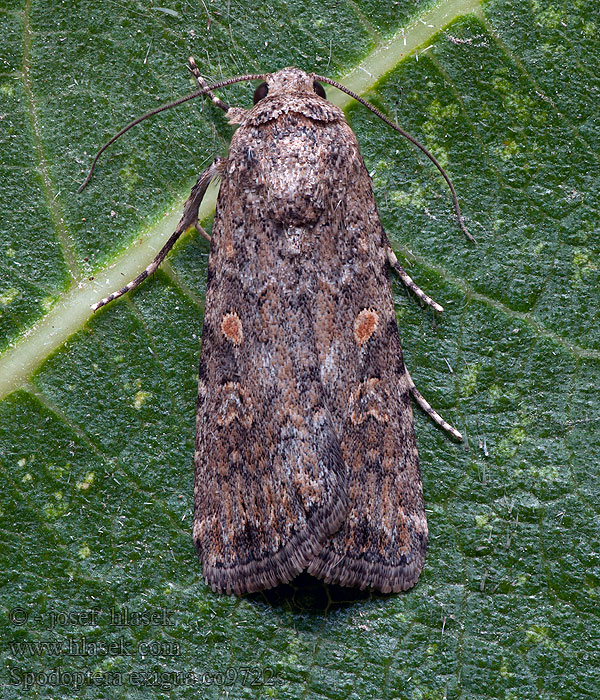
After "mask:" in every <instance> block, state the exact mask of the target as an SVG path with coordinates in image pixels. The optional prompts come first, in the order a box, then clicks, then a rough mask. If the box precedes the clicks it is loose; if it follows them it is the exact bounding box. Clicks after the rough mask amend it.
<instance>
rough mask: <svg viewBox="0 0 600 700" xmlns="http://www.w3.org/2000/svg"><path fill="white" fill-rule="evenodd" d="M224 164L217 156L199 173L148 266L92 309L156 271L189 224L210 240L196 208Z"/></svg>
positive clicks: (103, 304) (139, 282) (104, 303)
mask: <svg viewBox="0 0 600 700" xmlns="http://www.w3.org/2000/svg"><path fill="white" fill-rule="evenodd" d="M224 166H225V159H224V158H217V159H216V160H214V161H213V163H212V164H211V165H210V166H209V167H208V168H207V169H206V170H205V171H204V172H203V173H202V174H201V175H200V177H199V178H198V180H197V181H196V184H195V185H194V186H193V187H192V192H191V194H190V196H189V197H188V198H187V200H186V202H185V204H184V205H183V216H182V217H181V219H180V220H179V223H178V224H177V228H176V229H175V231H174V232H173V234H172V235H171V237H170V238H169V240H168V241H167V242H166V243H165V244H164V246H163V247H162V248H161V249H160V251H159V252H158V255H157V256H156V257H155V258H154V260H153V261H152V262H151V263H150V265H148V267H147V268H146V269H145V270H144V271H143V272H141V273H140V274H139V275H138V276H137V277H136V278H135V279H134V280H133V281H132V282H130V283H129V284H126V285H125V286H124V287H122V288H121V289H119V291H118V292H113V293H112V294H109V295H108V296H107V297H105V298H104V299H102V301H99V302H97V303H96V304H94V305H93V306H92V311H97V310H98V309H99V308H101V307H102V306H105V305H106V304H108V303H109V302H111V301H113V300H114V299H118V298H119V297H120V296H123V294H126V293H127V292H130V291H131V290H132V289H135V288H136V287H137V286H139V285H140V284H141V283H142V282H143V281H144V280H145V279H147V278H148V277H150V275H151V274H152V273H153V272H155V271H156V268H157V267H158V266H159V265H160V264H161V262H162V261H163V260H164V259H165V257H166V256H167V253H168V252H169V251H170V250H171V248H172V247H173V246H174V245H175V243H176V242H177V239H178V238H179V237H180V236H181V234H182V233H184V232H185V231H187V230H188V228H190V226H195V227H196V230H197V231H198V232H199V233H200V234H201V235H202V236H204V238H206V239H207V240H208V241H210V236H209V235H208V234H207V233H206V231H205V230H204V229H203V228H202V226H200V224H199V223H198V209H199V208H200V204H201V202H202V198H203V197H204V194H205V193H206V190H207V188H208V185H209V183H210V181H211V180H212V179H213V178H214V177H216V176H217V175H220V174H221V172H222V170H223V168H224Z"/></svg>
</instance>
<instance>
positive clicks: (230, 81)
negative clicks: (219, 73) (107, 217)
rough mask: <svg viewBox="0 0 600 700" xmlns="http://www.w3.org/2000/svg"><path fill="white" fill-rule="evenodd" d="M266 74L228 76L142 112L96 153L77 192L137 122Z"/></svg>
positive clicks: (260, 77) (263, 78) (264, 76)
mask: <svg viewBox="0 0 600 700" xmlns="http://www.w3.org/2000/svg"><path fill="white" fill-rule="evenodd" d="M266 77H267V76H266V74H260V75H257V74H251V75H239V76H237V77H236V78H228V79H227V80H221V81H220V82H218V83H215V84H214V85H207V86H206V87H203V88H202V90H198V92H193V93H192V94H191V95H186V96H185V97H180V98H179V99H178V100H175V101H174V102H169V103H168V104H165V105H162V106H160V107H156V109H151V110H150V111H149V112H146V114H142V116H141V117H138V118H137V119H134V120H133V121H132V122H129V124H127V126H124V127H123V128H122V129H121V131H119V132H118V133H116V134H115V135H114V136H113V137H112V138H111V139H109V140H108V141H107V142H106V143H105V144H104V146H102V148H101V149H100V150H99V151H98V153H96V155H95V157H94V160H93V161H92V167H91V168H90V171H89V173H88V174H87V177H86V178H85V180H84V181H83V182H82V183H81V185H80V187H79V189H78V190H77V192H81V191H82V190H83V189H84V187H85V186H86V185H87V184H88V182H89V181H90V180H91V178H92V175H93V173H94V170H95V169H96V163H97V162H98V159H99V158H100V156H101V155H102V154H103V153H104V151H105V150H106V149H107V148H108V147H109V146H110V145H111V144H113V143H114V142H115V141H116V140H117V139H118V138H119V137H121V136H123V134H124V133H126V132H127V131H129V129H131V128H132V127H134V126H135V125H136V124H139V123H140V122H143V121H144V119H148V117H153V116H154V115H155V114H159V112H164V111H165V110H166V109H171V107H177V106H178V105H180V104H183V103H184V102H189V101H190V100H193V99H195V98H196V97H200V95H210V94H211V91H212V90H217V89H218V88H222V87H225V86H226V85H233V83H241V82H244V81H246V80H265V79H266Z"/></svg>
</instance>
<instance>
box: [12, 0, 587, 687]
mask: <svg viewBox="0 0 600 700" xmlns="http://www.w3.org/2000/svg"><path fill="white" fill-rule="evenodd" d="M599 27H600V23H599V18H598V10H597V4H596V3H595V2H594V1H593V0H575V1H574V2H570V3H562V2H561V3H559V2H557V1H556V0H555V1H554V2H541V1H538V0H528V1H527V2H525V0H510V1H509V0H491V1H490V2H487V3H484V4H483V5H480V4H479V3H478V2H475V0H448V2H439V3H438V4H436V3H435V2H431V1H427V2H419V1H417V0H414V1H413V2H409V1H408V0H403V1H402V2H398V3H391V2H380V1H378V0H356V1H354V2H346V3H326V4H323V3H316V2H299V1H296V0H294V1H292V0H290V2H287V3H286V2H282V1H281V0H280V1H278V2H273V3H268V4H262V3H247V2H241V1H237V2H236V1H235V0H233V1H232V2H228V3H224V2H223V3H214V2H210V3H209V2H202V1H201V2H199V3H189V2H183V1H180V0H169V2H166V1H165V0H161V4H154V3H153V2H152V1H147V2H137V3H136V2H133V1H131V0H122V1H120V2H118V3H116V2H110V3H102V2H98V1H97V0H87V1H86V0H76V1H75V2H69V3H56V2H54V3H53V2H49V1H48V0H21V2H15V3H6V2H5V3H3V4H2V6H1V7H0V31H1V35H2V52H1V62H0V143H1V148H2V159H1V161H0V168H1V169H2V178H1V180H0V182H1V183H2V185H1V186H2V189H3V192H2V197H0V208H1V209H2V212H1V220H2V235H1V236H0V259H1V261H2V264H1V265H0V351H1V352H2V355H1V356H0V397H1V398H2V399H3V400H2V403H0V469H1V473H2V477H3V479H4V483H5V485H4V488H3V489H2V495H1V497H0V529H1V532H2V547H1V549H0V566H1V570H2V572H3V579H2V584H1V585H2V608H1V609H0V629H1V631H2V651H1V656H2V666H3V669H4V670H3V672H2V674H1V676H0V683H2V684H3V687H2V692H1V695H2V697H3V698H21V697H23V696H24V695H25V692H24V691H27V696H29V694H31V696H32V697H42V698H45V697H48V698H56V697H61V698H62V697H69V698H71V697H73V698H137V697H140V698H141V697H153V698H167V697H169V698H192V697H193V698H197V697H207V698H218V697H235V698H253V697H261V698H262V697H275V698H298V697H306V698H336V699H337V698H403V699H404V698H407V699H411V700H412V699H413V698H414V699H417V698H439V699H440V700H441V699H442V698H449V699H450V698H506V699H508V698H515V699H518V700H522V699H524V698H535V699H536V700H537V699H539V698H542V699H544V700H545V699H546V698H596V697H598V695H599V694H600V673H599V671H598V669H599V668H600V652H599V650H600V625H599V624H598V602H599V599H600V560H599V547H600V537H599V534H598V533H599V526H600V511H599V506H598V503H599V499H598V472H599V464H600V432H599V431H598V423H599V419H600V409H599V401H598V377H599V368H600V323H599V318H598V300H599V298H600V271H599V266H600V255H599V254H600V243H599V240H600V239H599V235H598V233H599V231H600V215H599V208H598V201H599V194H600V163H599V157H598V153H599V146H600V130H599V128H598V116H597V114H598V112H597V110H598V95H599V93H600V77H599V76H600V50H599V48H598V47H599V45H600V44H599V39H600V28H599ZM190 54H192V55H194V56H195V57H196V60H197V62H198V64H199V65H200V67H201V70H202V72H203V73H204V74H205V75H208V76H210V77H212V78H215V79H219V78H221V77H230V76H233V75H236V74H239V73H246V72H265V71H273V70H276V69H278V68H281V67H284V66H286V65H298V66H299V67H301V68H303V69H305V70H308V71H315V72H317V73H320V74H324V75H328V76H331V77H337V78H338V79H340V80H342V81H343V82H344V83H345V84H346V85H348V87H350V88H352V89H354V90H356V91H358V92H360V93H361V94H363V95H364V96H365V97H367V98H368V99H369V100H370V101H372V102H373V103H374V104H375V105H377V106H378V107H379V108H380V109H382V110H383V111H384V112H385V113H386V114H387V115H389V116H390V117H391V118H393V119H395V120H397V121H398V123H399V124H401V125H402V127H403V128H405V129H406V130H407V131H409V132H410V133H412V134H414V135H415V136H416V137H417V138H419V139H420V140H421V141H422V142H423V143H424V144H425V145H426V146H427V148H429V149H430V150H431V151H432V152H433V153H434V154H435V156H436V157H437V158H438V159H439V160H440V162H441V163H442V165H443V166H444V167H446V168H447V170H448V172H449V174H450V175H451V177H452V179H453V181H454V184H455V186H456V189H457V191H458V194H459V198H460V201H461V204H462V207H463V212H464V214H465V218H466V222H467V226H468V227H469V230H470V231H471V232H472V233H473V235H474V236H475V237H476V239H477V245H475V246H474V245H472V244H471V243H469V242H468V241H467V240H466V239H465V238H464V236H463V235H462V234H461V232H460V230H459V229H458V226H457V223H456V219H455V217H454V215H453V211H452V206H451V201H450V198H449V193H448V190H447V187H446V185H445V183H444V181H443V180H442V178H441V177H440V176H439V174H438V173H437V171H436V170H435V169H434V168H433V166H432V165H431V163H430V162H429V161H428V160H427V159H426V158H424V156H423V155H422V154H421V153H420V152H419V151H417V150H415V149H414V148H413V147H412V146H411V145H410V144H408V143H407V142H405V141H404V140H403V139H401V138H400V137H399V136H398V135H397V134H396V133H395V132H393V131H392V130H391V129H389V128H388V127H386V126H385V124H383V123H382V122H380V121H379V120H378V119H377V118H376V117H375V116H374V115H372V114H371V113H370V112H368V111H367V110H365V109H364V108H363V107H361V106H360V105H358V106H357V105H351V104H350V101H348V100H345V98H344V99H341V98H340V96H339V95H337V94H335V90H333V89H330V90H329V94H330V97H331V98H332V99H335V100H337V101H338V104H342V105H343V106H344V108H345V109H346V110H347V114H348V118H349V120H350V123H351V124H352V126H353V128H354V129H355V131H356V133H357V135H358V138H359V141H360V143H361V147H362V151H363V155H364V157H365V161H366V163H367V166H368V168H369V171H370V172H371V173H372V176H373V181H374V188H375V192H376V197H377V201H378V206H379V209H380V214H381V218H382V221H383V223H384V226H385V228H386V230H387V231H388V233H389V235H390V238H391V240H392V241H393V244H394V247H395V249H396V252H397V254H398V257H399V258H400V261H401V263H402V264H403V265H404V266H405V267H406V268H407V269H408V271H409V273H410V275H411V276H412V277H413V278H414V279H415V280H416V281H417V283H418V284H419V285H420V286H421V287H422V288H424V289H425V290H426V291H427V292H428V293H430V294H431V295H432V296H433V297H434V299H436V300H437V301H438V302H440V303H442V304H443V306H444V307H445V313H444V314H442V315H440V316H436V317H434V316H433V315H432V313H431V312H430V311H428V310H426V309H422V308H420V306H419V304H418V303H416V300H415V299H414V298H412V297H409V296H408V295H407V294H406V292H405V291H404V290H403V288H402V287H401V285H400V284H399V283H398V282H397V281H394V289H395V292H396V301H397V307H396V308H397V314H398V322H399V327H400V332H401V336H402V341H403V347H404V349H405V357H406V361H407V365H408V367H409V368H410V370H411V373H412V376H413V378H414V379H415V382H416V384H417V386H418V387H419V388H420V389H421V391H422V392H423V393H424V394H425V396H426V397H427V398H428V400H429V401H430V403H431V404H432V405H433V406H435V407H436V408H437V409H439V410H440V412H441V413H442V414H443V415H444V417H445V418H446V419H447V420H449V421H450V422H452V423H453V424H455V425H456V427H457V428H458V429H459V430H461V432H463V434H465V436H466V437H467V445H466V448H465V446H462V445H456V444H455V443H453V442H451V441H450V440H449V439H448V438H447V437H446V435H444V434H443V433H441V432H440V431H439V430H438V429H437V428H436V427H435V426H433V425H432V424H431V423H430V422H429V421H428V419H427V418H426V416H424V415H423V414H422V413H421V412H420V411H419V410H416V411H415V420H416V430H417V438H418V444H419V452H420V457H421V467H422V472H423V482H424V488H425V497H426V503H427V509H428V520H429V528H430V535H431V541H430V547H429V553H428V559H427V562H426V566H425V569H424V572H423V574H422V576H421V579H420V582H419V583H418V585H417V586H416V587H415V588H414V589H413V590H411V591H409V592H407V593H406V594H402V595H391V596H378V595H370V594H364V593H361V592H359V591H355V590H351V589H340V588H335V587H328V586H326V585H323V584H321V583H320V582H318V581H315V580H313V579H311V578H309V577H307V576H302V577H300V578H299V579H298V580H297V581H295V582H294V583H293V585H290V586H283V587H280V588H278V589H276V590H274V591H271V592H268V593H266V594H259V595H254V596H247V597H245V598H241V599H239V598H229V597H226V596H218V595H215V594H213V593H212V592H211V591H210V590H209V589H207V587H206V586H205V585H204V584H203V582H202V577H201V569H200V566H199V564H198V562H197V560H196V557H195V554H194V550H193V545H192V541H191V537H190V529H191V501H192V494H191V482H192V453H193V426H194V405H195V390H196V377H195V374H196V365H197V361H198V356H199V342H200V338H199V335H200V329H201V324H202V311H203V294H204V284H205V276H206V260H207V255H208V246H207V245H206V243H205V242H204V241H203V240H202V239H199V238H198V237H197V236H196V237H194V236H188V237H187V238H185V239H184V240H183V241H182V243H181V244H180V245H179V246H178V247H177V250H176V251H174V253H173V254H172V255H171V256H170V257H169V259H168V261H167V263H166V264H165V265H163V267H162V268H161V270H160V271H159V272H158V273H157V274H156V275H155V276H154V278H152V279H151V280H149V281H148V282H146V283H145V284H144V285H143V286H142V287H141V288H140V289H139V290H137V291H136V292H135V293H133V294H131V295H129V297H126V298H123V299H121V300H119V301H117V302H116V303H114V304H112V305H111V306H109V307H107V308H106V309H103V310H102V311H100V312H99V313H97V314H96V315H92V313H91V310H90V308H89V306H90V304H91V303H93V302H95V301H97V300H99V299H100V298H101V297H103V296H105V294H106V293H108V292H110V291H114V290H115V289H116V288H117V287H119V286H121V282H126V281H129V280H130V279H132V278H133V277H134V276H135V274H136V273H137V272H139V271H140V270H142V269H143V268H144V267H145V266H146V265H147V264H148V262H149V261H150V260H151V259H152V257H153V255H154V254H155V252H156V250H157V249H158V248H159V247H160V246H161V245H162V243H163V242H164V241H165V240H166V237H168V235H170V233H171V231H172V230H173V227H174V223H175V222H176V221H177V219H178V217H179V215H180V211H181V205H182V202H183V200H184V199H185V197H186V195H187V193H188V192H189V189H190V185H191V184H192V182H193V181H194V179H195V177H196V176H197V174H198V173H199V172H200V171H201V170H203V169H204V168H205V167H206V165H207V164H208V163H209V162H210V161H211V160H212V159H213V158H214V157H215V156H217V155H222V154H225V153H226V151H227V144H228V142H229V139H230V137H231V133H232V129H231V127H230V126H229V125H228V124H227V123H226V121H225V119H224V118H223V116H222V114H221V113H219V112H218V111H217V110H216V109H214V108H213V107H212V106H211V105H210V104H209V103H202V102H201V101H195V102H193V103H190V104H189V105H186V106H181V107H179V108H178V109H174V110H171V111H169V112H166V113H164V114H161V115H159V116H157V117H155V118H154V119H153V120H152V121H146V122H144V124H141V125H139V126H138V127H136V128H135V129H133V130H132V131H130V132H129V133H128V134H127V135H126V136H124V137H123V138H122V139H121V140H120V141H119V142H117V143H116V144H114V146H112V148H111V149H110V150H109V151H108V152H107V153H105V154H104V156H103V158H102V160H101V161H100V163H99V167H98V170H97V171H96V173H95V176H94V178H93V179H92V181H91V183H90V185H89V186H88V188H87V189H86V190H85V191H84V192H83V193H82V194H81V195H77V194H76V190H77V187H78V185H79V184H80V182H81V181H82V179H83V177H84V175H85V172H86V170H87V169H88V168H89V166H90V164H91V159H92V156H93V153H94V152H95V151H96V149H97V148H98V147H99V146H100V145H101V144H102V143H103V142H104V141H105V140H106V139H107V138H109V137H110V136H111V135H113V134H114V133H115V132H116V131H117V130H118V129H119V128H120V127H122V126H123V125H124V124H126V123H127V122H128V121H129V120H130V119H132V118H133V117H135V116H138V115H139V114H141V113H143V112H144V111H146V110H149V109H151V108H153V107H155V106H156V105H157V104H160V103H162V102H166V101H168V100H171V99H175V98H176V97H179V96H182V95H185V94H187V93H188V92H189V91H190V89H191V88H192V83H191V81H190V77H189V74H188V72H187V70H186V68H185V62H186V60H187V57H188V56H189V55H190ZM252 89H253V87H252V86H250V85H247V86H245V85H236V86H232V87H231V88H229V89H228V90H226V91H223V94H224V99H227V100H228V101H230V102H231V103H233V104H236V105H240V106H243V105H248V104H250V103H251V93H252ZM209 199H210V198H209ZM210 201H212V202H214V195H213V196H212V199H210ZM210 201H209V204H210ZM203 214H204V216H205V217H208V218H209V217H210V215H211V207H210V206H207V207H206V208H205V209H204V210H203ZM92 278H93V279H92ZM111 611H112V612H113V613H114V614H113V617H112V618H111ZM125 611H126V612H128V613H129V618H127V619H125V618H123V614H124V612H125ZM116 613H118V614H119V615H120V617H119V616H116V617H115V614H116ZM151 614H154V617H151ZM38 642H48V643H54V644H58V646H55V647H45V648H44V647H39V646H38V647H34V646H27V644H29V643H38ZM272 673H274V674H275V679H274V680H273V679H272V677H271V675H272ZM142 674H145V675H142Z"/></svg>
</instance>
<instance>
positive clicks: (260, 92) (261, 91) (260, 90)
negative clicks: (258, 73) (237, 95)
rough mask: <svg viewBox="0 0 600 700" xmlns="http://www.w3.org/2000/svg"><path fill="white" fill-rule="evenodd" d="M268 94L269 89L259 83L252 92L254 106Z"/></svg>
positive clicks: (264, 84)
mask: <svg viewBox="0 0 600 700" xmlns="http://www.w3.org/2000/svg"><path fill="white" fill-rule="evenodd" d="M268 92H269V87H268V85H267V84H266V83H261V84H260V85H259V86H258V87H257V88H256V90H255V91H254V104H256V103H257V102H260V101H261V100H262V99H264V98H265V97H266V96H267V93H268Z"/></svg>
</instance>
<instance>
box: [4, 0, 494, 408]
mask: <svg viewBox="0 0 600 700" xmlns="http://www.w3.org/2000/svg"><path fill="white" fill-rule="evenodd" d="M480 4H481V0H447V1H442V2H440V3H439V4H438V5H436V7H434V8H433V9H432V10H430V11H429V12H427V13H425V14H423V15H422V16H420V17H419V18H417V19H416V20H415V21H414V22H413V24H412V25H411V26H410V27H409V28H406V29H401V30H400V31H398V32H397V33H396V34H395V35H394V36H393V37H392V38H391V39H389V40H388V41H386V42H384V43H383V44H381V45H380V46H378V47H377V48H376V49H374V50H373V52H371V54H369V56H367V57H366V58H365V60H364V61H362V62H361V63H360V64H359V65H358V66H357V67H356V68H354V69H353V70H352V71H351V72H350V73H349V74H348V75H347V76H346V77H345V78H344V79H343V80H341V81H340V82H342V83H343V84H344V85H345V86H346V87H348V88H349V89H351V90H353V91H354V92H356V93H358V94H364V93H365V92H367V91H368V90H369V89H370V88H372V87H373V85H375V83H376V82H377V81H378V80H379V79H380V78H381V77H382V76H383V75H385V74H386V73H388V72H389V71H390V70H392V69H393V68H394V67H396V66H397V65H398V64H399V63H400V62H401V61H402V60H403V59H404V58H406V56H408V55H409V54H411V53H413V52H414V51H417V50H418V48H419V47H420V46H423V45H425V44H427V43H428V42H429V41H430V40H431V38H432V37H433V36H434V35H435V34H437V32H439V31H440V30H441V29H443V27H444V26H446V25H448V24H450V23H451V22H452V21H454V20H455V19H456V18H458V17H460V16H462V15H465V14H468V13H471V12H477V11H479V9H480ZM329 98H330V99H331V101H332V102H334V103H335V104H337V105H338V106H339V107H341V108H342V109H344V108H346V107H347V106H348V105H349V104H350V103H351V102H352V98H350V97H349V96H348V95H346V94H345V93H340V92H338V91H335V93H334V94H332V95H330V96H329ZM216 195H217V188H214V187H213V188H211V189H210V190H209V192H207V194H206V196H205V198H204V201H203V203H202V207H201V208H200V220H202V219H204V218H206V217H207V216H209V215H210V214H211V213H212V212H213V211H214V208H215V204H216ZM181 210H182V203H181V202H179V203H177V205H176V206H175V207H173V210H172V211H171V212H169V213H168V214H166V215H165V217H164V218H163V219H162V220H161V221H159V222H158V224H156V225H154V226H153V227H152V228H151V229H150V230H149V231H148V233H147V234H146V235H145V236H143V237H141V238H140V239H138V241H137V242H136V243H135V244H132V245H130V246H129V247H128V248H127V249H126V250H124V251H123V253H122V254H120V255H119V256H118V257H116V258H115V259H114V261H113V262H112V263H111V264H110V265H108V266H107V267H105V268H103V269H102V270H99V271H98V272H97V273H96V274H95V275H94V279H93V280H88V279H82V280H80V281H78V282H77V283H75V284H74V285H73V286H72V287H71V288H70V289H69V291H67V292H66V293H65V294H63V295H62V297H61V298H60V300H59V301H58V302H57V304H56V305H55V306H54V307H53V308H52V310H51V311H50V312H49V313H48V314H47V315H46V316H45V317H44V318H43V319H41V320H40V321H39V322H38V323H37V324H36V325H35V326H33V327H32V328H31V329H30V330H28V331H27V332H26V333H25V334H24V335H23V336H22V337H21V338H19V339H18V340H17V341H16V342H15V343H13V344H11V346H10V347H9V349H8V350H7V351H6V352H4V354H3V355H2V356H1V357H0V400H2V399H3V398H4V397H6V396H7V395H8V394H10V393H11V392H13V391H15V390H17V389H19V388H20V387H21V386H23V385H24V384H25V383H26V382H27V380H28V379H29V377H30V376H31V375H32V374H33V373H34V372H35V371H36V370H37V369H38V368H39V367H40V366H41V365H42V364H43V362H44V361H45V360H46V359H47V358H48V357H49V356H50V355H51V354H52V353H53V352H54V351H55V350H57V349H58V348H60V347H61V346H62V345H63V343H64V342H65V341H66V340H67V339H68V338H69V337H70V336H71V335H73V334H74V333H76V332H77V331H78V330H80V329H81V328H82V327H83V326H84V324H85V323H86V321H87V320H88V319H89V318H90V316H92V311H91V309H90V307H91V305H92V304H93V303H95V302H97V301H98V300H99V299H101V298H102V297H104V296H106V295H107V294H109V293H110V292H112V291H115V290H117V289H119V288H120V287H122V286H123V284H125V283H127V282H129V281H130V280H132V279H134V277H136V275H138V274H139V273H140V272H141V271H142V270H143V269H144V268H145V267H146V266H147V265H148V264H149V263H150V262H151V261H152V259H153V258H154V256H155V255H156V253H157V252H158V251H159V250H160V248H161V247H162V245H163V244H164V243H165V241H166V240H167V238H168V237H169V236H170V235H171V233H172V232H173V230H174V229H175V227H176V225H177V222H178V221H179V218H180V216H181Z"/></svg>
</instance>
